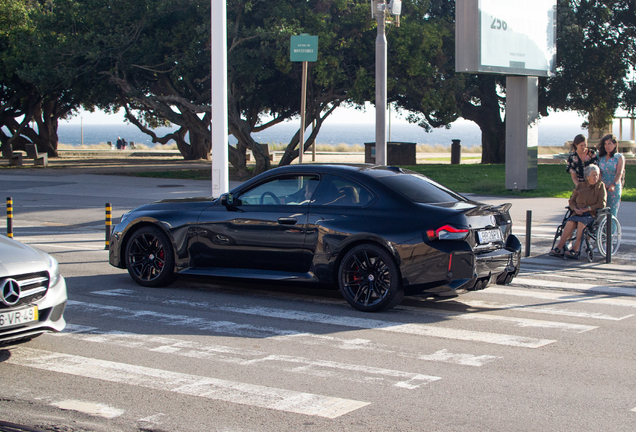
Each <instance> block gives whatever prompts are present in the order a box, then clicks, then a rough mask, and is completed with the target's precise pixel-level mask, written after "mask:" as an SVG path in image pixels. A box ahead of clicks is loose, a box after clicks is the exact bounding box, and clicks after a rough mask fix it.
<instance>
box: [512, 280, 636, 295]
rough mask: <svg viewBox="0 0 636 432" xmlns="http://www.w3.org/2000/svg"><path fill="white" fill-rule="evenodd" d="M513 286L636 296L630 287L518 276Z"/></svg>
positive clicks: (635, 291) (634, 290)
mask: <svg viewBox="0 0 636 432" xmlns="http://www.w3.org/2000/svg"><path fill="white" fill-rule="evenodd" d="M510 285H512V286H519V285H521V286H535V287H550V288H563V289H571V290H576V291H590V292H597V293H605V294H613V295H623V296H631V297H634V296H636V289H634V288H629V287H614V286H604V285H591V284H584V283H580V282H577V283H568V282H557V281H552V280H551V281H546V280H542V279H530V278H525V277H519V276H517V277H516V278H514V279H513V280H512V283H511V284H510Z"/></svg>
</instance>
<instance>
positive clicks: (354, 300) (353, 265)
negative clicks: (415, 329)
mask: <svg viewBox="0 0 636 432" xmlns="http://www.w3.org/2000/svg"><path fill="white" fill-rule="evenodd" d="M399 273H400V272H399V269H398V266H397V264H396V263H395V260H394V259H393V257H392V256H391V255H390V254H389V253H388V252H387V251H386V250H385V249H383V248H381V247H379V246H376V245H372V244H362V245H358V246H355V247H354V248H352V249H351V250H350V251H348V252H347V253H346V254H345V256H344V257H343V259H342V261H341V263H340V268H339V270H338V284H339V288H340V292H341V293H342V295H343V296H344V298H345V299H346V300H347V302H349V304H350V305H351V306H353V307H354V308H356V309H358V310H361V311H364V312H376V311H381V310H385V309H390V308H392V307H394V306H396V305H397V304H399V303H400V302H401V301H402V299H403V298H404V291H403V290H402V284H401V281H400V274H399Z"/></svg>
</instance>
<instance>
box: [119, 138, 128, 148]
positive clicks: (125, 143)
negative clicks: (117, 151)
mask: <svg viewBox="0 0 636 432" xmlns="http://www.w3.org/2000/svg"><path fill="white" fill-rule="evenodd" d="M127 145H128V143H127V142H126V140H125V139H123V138H122V139H121V149H122V150H126V146H127Z"/></svg>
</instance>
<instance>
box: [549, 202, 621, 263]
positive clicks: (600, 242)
mask: <svg viewBox="0 0 636 432" xmlns="http://www.w3.org/2000/svg"><path fill="white" fill-rule="evenodd" d="M573 213H574V212H573V211H572V210H570V208H569V207H566V212H565V216H563V221H561V225H560V226H559V227H558V228H557V230H556V233H555V234H554V240H553V241H552V248H551V249H550V250H552V249H554V246H556V245H557V244H558V242H559V239H560V238H561V236H562V235H563V230H564V229H565V224H566V222H567V220H568V218H569V217H570V216H571V215H572V214H573ZM608 217H609V218H611V219H610V220H611V221H612V255H614V254H615V253H616V252H617V251H618V248H619V246H620V245H621V236H622V233H621V224H620V222H618V219H616V218H615V217H614V216H612V214H611V213H610V208H609V207H605V208H602V209H600V210H597V212H596V217H595V218H594V220H593V221H592V222H591V223H590V224H589V225H587V226H586V227H585V228H583V237H582V239H581V246H580V248H579V257H580V256H581V255H582V254H583V245H585V254H586V256H587V259H588V261H589V262H592V260H593V259H594V248H595V247H596V249H597V250H598V252H599V253H600V254H601V256H602V257H603V258H605V256H606V255H607V220H608ZM577 230H578V227H577V228H576V229H575V230H574V231H573V232H572V236H571V238H569V239H567V240H566V242H565V247H564V250H565V251H567V250H571V248H572V245H573V244H574V242H575V240H576V231H577ZM563 259H565V254H564V255H563Z"/></svg>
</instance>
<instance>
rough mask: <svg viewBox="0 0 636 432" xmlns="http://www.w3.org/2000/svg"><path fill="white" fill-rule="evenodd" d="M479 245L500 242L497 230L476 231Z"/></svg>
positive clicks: (499, 233)
mask: <svg viewBox="0 0 636 432" xmlns="http://www.w3.org/2000/svg"><path fill="white" fill-rule="evenodd" d="M477 235H478V236H479V243H482V244H483V243H492V242H498V241H501V231H499V230H498V229H491V230H483V231H477Z"/></svg>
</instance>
